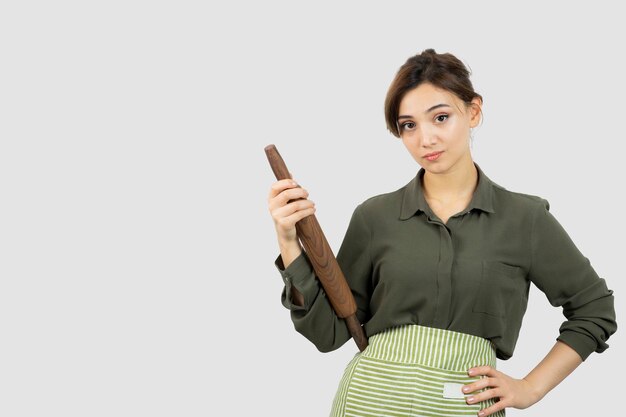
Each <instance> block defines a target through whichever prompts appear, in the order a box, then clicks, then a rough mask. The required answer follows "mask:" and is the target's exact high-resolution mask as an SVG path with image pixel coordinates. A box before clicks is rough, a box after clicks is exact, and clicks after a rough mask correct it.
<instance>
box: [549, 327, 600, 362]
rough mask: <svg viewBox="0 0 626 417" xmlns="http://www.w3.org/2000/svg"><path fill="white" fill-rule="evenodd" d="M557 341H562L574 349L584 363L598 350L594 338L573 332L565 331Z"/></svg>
mask: <svg viewBox="0 0 626 417" xmlns="http://www.w3.org/2000/svg"><path fill="white" fill-rule="evenodd" d="M556 340H560V341H561V342H563V343H565V344H567V345H568V346H569V347H571V348H572V349H574V350H575V351H576V353H578V354H579V355H580V357H581V358H582V360H583V361H585V360H586V359H587V357H589V355H591V353H592V352H594V351H595V350H596V341H595V340H594V339H593V338H591V337H589V336H585V335H584V334H581V333H577V332H574V331H571V330H565V331H563V332H562V333H561V334H560V335H559V337H557V338H556Z"/></svg>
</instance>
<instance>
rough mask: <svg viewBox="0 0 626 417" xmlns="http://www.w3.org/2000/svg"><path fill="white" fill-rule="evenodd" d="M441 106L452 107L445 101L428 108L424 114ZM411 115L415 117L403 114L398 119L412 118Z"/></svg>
mask: <svg viewBox="0 0 626 417" xmlns="http://www.w3.org/2000/svg"><path fill="white" fill-rule="evenodd" d="M439 107H450V106H449V105H447V104H445V103H440V104H435V105H434V106H432V107H431V108H430V109H428V110H426V111H425V112H424V114H426V113H429V112H431V111H433V110H435V109H438V108H439ZM411 117H413V116H407V115H401V116H398V120H400V119H410V118H411Z"/></svg>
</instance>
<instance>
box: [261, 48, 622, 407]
mask: <svg viewBox="0 0 626 417" xmlns="http://www.w3.org/2000/svg"><path fill="white" fill-rule="evenodd" d="M481 106H482V96H481V95H480V94H478V93H476V92H475V91H474V89H473V86H472V84H471V82H470V80H469V71H468V70H467V69H466V68H465V66H464V65H463V63H462V62H461V61H459V59H457V58H456V57H455V56H453V55H451V54H449V53H445V54H437V53H436V52H435V51H434V50H433V49H427V50H425V51H423V52H422V53H421V54H418V55H416V56H413V57H411V58H409V59H408V60H407V62H406V63H405V64H404V65H403V66H402V67H401V68H400V69H399V71H398V72H397V74H396V77H395V79H394V80H393V82H392V84H391V86H390V88H389V91H388V93H387V97H386V101H385V118H386V122H387V128H388V129H389V131H390V132H391V133H392V134H393V135H394V136H396V137H397V138H399V139H401V140H402V143H403V144H404V146H405V147H406V149H407V150H408V151H409V153H410V154H411V156H412V157H413V158H414V159H415V161H416V162H417V163H418V164H419V165H420V166H421V168H420V169H419V171H418V172H417V175H416V176H415V177H414V178H413V179H412V180H411V181H410V182H409V183H408V184H406V185H405V186H404V187H402V188H400V189H398V190H396V191H393V192H390V193H386V194H380V195H376V196H373V197H371V198H369V199H367V200H365V201H364V202H362V203H361V204H359V205H358V206H357V207H356V209H355V210H354V213H353V214H352V218H351V220H350V223H349V225H348V229H347V231H346V234H345V237H344V239H343V242H342V244H341V247H340V248H339V251H338V252H337V262H338V263H339V266H340V267H341V269H342V271H343V273H344V275H345V277H346V279H347V280H348V283H349V285H350V288H351V289H352V292H353V294H354V297H355V300H356V303H357V306H358V311H357V317H358V319H359V320H360V322H361V323H363V324H364V330H365V333H366V335H367V336H368V338H369V346H368V347H367V349H365V351H363V352H360V353H357V354H356V355H355V357H354V358H353V359H352V361H351V362H350V363H349V364H348V366H347V368H346V370H345V373H344V376H343V378H342V380H341V381H340V384H339V389H338V390H337V394H336V396H335V400H334V402H333V406H332V411H331V415H332V416H343V415H350V416H416V415H419V416H437V417H442V416H466V415H479V416H488V415H492V416H504V415H505V408H506V407H514V408H520V409H522V408H527V407H529V406H531V405H532V404H534V403H536V402H537V401H539V400H540V399H541V398H543V397H544V396H545V395H546V394H547V393H548V392H549V391H550V390H551V389H552V388H554V387H555V386H556V385H557V384H559V383H560V382H561V381H562V380H563V379H564V378H565V377H566V376H567V375H569V374H570V373H571V372H572V371H573V370H574V369H575V368H576V367H577V366H578V365H579V364H580V363H582V362H583V361H584V360H585V359H586V358H587V357H588V356H589V355H590V354H591V353H592V352H594V351H595V352H603V351H604V350H605V349H607V348H608V345H607V343H606V341H607V339H608V338H609V336H610V335H612V334H613V333H615V331H616V330H617V324H616V320H615V310H614V299H613V291H612V290H609V289H608V288H607V285H606V282H605V280H604V279H603V278H600V277H599V276H598V275H597V274H596V272H595V270H594V269H593V268H592V266H591V264H590V262H589V260H588V259H587V258H586V257H585V256H583V254H582V253H581V252H580V251H579V250H578V248H577V247H576V246H575V244H574V242H573V241H572V240H571V238H570V237H569V235H568V234H567V233H566V231H565V230H564V229H563V227H562V226H561V225H560V223H559V222H558V221H557V220H556V219H555V217H554V216H553V215H552V214H551V213H550V211H549V208H550V205H549V203H548V201H547V200H546V199H544V198H541V197H538V196H535V195H530V194H522V193H518V192H514V191H509V190H507V189H505V188H504V187H502V186H500V185H498V184H496V183H494V182H493V181H491V180H490V179H489V178H488V177H487V176H486V175H485V173H484V172H483V171H482V169H481V168H480V166H479V165H478V164H477V163H476V162H474V161H473V159H472V155H471V152H470V139H471V129H472V128H474V127H475V126H477V125H478V123H479V121H480V119H481ZM308 195H309V194H308V192H307V191H306V190H305V189H304V188H301V187H299V186H297V184H296V183H295V182H293V181H292V180H281V181H277V182H275V183H274V184H273V185H272V186H271V189H270V192H269V197H268V205H269V211H270V213H271V215H272V218H273V220H274V223H275V226H276V232H277V235H278V243H279V248H280V255H279V256H278V258H277V259H276V260H275V265H276V267H277V268H278V270H279V271H280V274H281V275H282V277H283V280H284V283H285V287H284V290H283V294H282V302H283V305H284V306H285V307H286V308H288V309H290V310H291V318H292V320H293V323H294V326H295V328H296V330H297V331H298V332H300V333H302V334H303V335H304V336H305V337H307V338H308V339H309V340H310V341H311V342H313V343H314V344H315V346H316V347H317V348H318V349H319V350H320V351H323V352H327V351H331V350H334V349H337V348H339V347H340V346H342V345H343V344H344V343H345V342H346V341H347V340H349V339H350V334H349V333H348V330H347V327H346V325H345V323H344V322H343V320H342V319H339V318H337V316H336V315H335V314H334V312H333V310H332V308H331V305H330V303H329V302H328V299H327V297H326V296H325V294H324V290H323V288H322V287H321V286H320V283H319V281H318V280H317V279H316V276H315V272H314V270H313V268H312V266H311V263H310V261H309V259H308V257H307V254H306V252H304V251H303V250H302V248H301V247H300V244H299V241H298V239H297V236H296V229H295V223H296V222H297V221H299V220H300V219H302V218H303V217H305V216H309V215H311V214H312V213H314V212H315V207H314V204H313V202H312V201H310V200H308V199H307V197H308ZM531 282H532V283H533V284H534V285H536V286H537V288H539V289H540V290H541V291H543V292H544V293H545V294H546V296H547V298H548V300H549V301H550V303H551V304H552V305H553V306H560V307H562V308H563V314H564V315H565V317H566V319H567V320H566V321H565V322H563V324H562V325H561V327H560V328H559V336H558V337H557V338H556V342H555V344H554V346H553V348H552V349H551V350H550V352H549V353H548V354H547V355H546V357H545V358H544V359H543V360H542V361H541V363H539V364H538V365H537V366H536V367H535V368H534V369H532V370H531V371H530V373H528V375H526V376H525V377H524V378H521V379H517V378H514V377H511V376H508V375H506V374H504V373H502V372H500V371H498V370H496V358H499V359H503V360H506V359H509V358H510V357H511V356H512V355H513V350H514V347H515V344H516V341H517V337H518V335H519V331H520V327H521V323H522V318H523V315H524V313H525V311H526V306H527V302H528V292H529V288H530V283H531Z"/></svg>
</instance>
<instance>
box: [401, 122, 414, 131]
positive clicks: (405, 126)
mask: <svg viewBox="0 0 626 417" xmlns="http://www.w3.org/2000/svg"><path fill="white" fill-rule="evenodd" d="M414 126H415V123H413V122H407V123H402V126H401V127H402V130H407V129H412V128H413V127H414Z"/></svg>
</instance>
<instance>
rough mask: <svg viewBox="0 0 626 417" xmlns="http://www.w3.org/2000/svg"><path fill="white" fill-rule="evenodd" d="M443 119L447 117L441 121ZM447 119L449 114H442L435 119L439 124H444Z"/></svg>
mask: <svg viewBox="0 0 626 417" xmlns="http://www.w3.org/2000/svg"><path fill="white" fill-rule="evenodd" d="M441 117H445V119H443V120H441ZM447 118H448V115H447V114H440V115H438V116H437V117H435V119H436V120H437V121H439V122H444V121H445V120H446V119H447Z"/></svg>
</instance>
